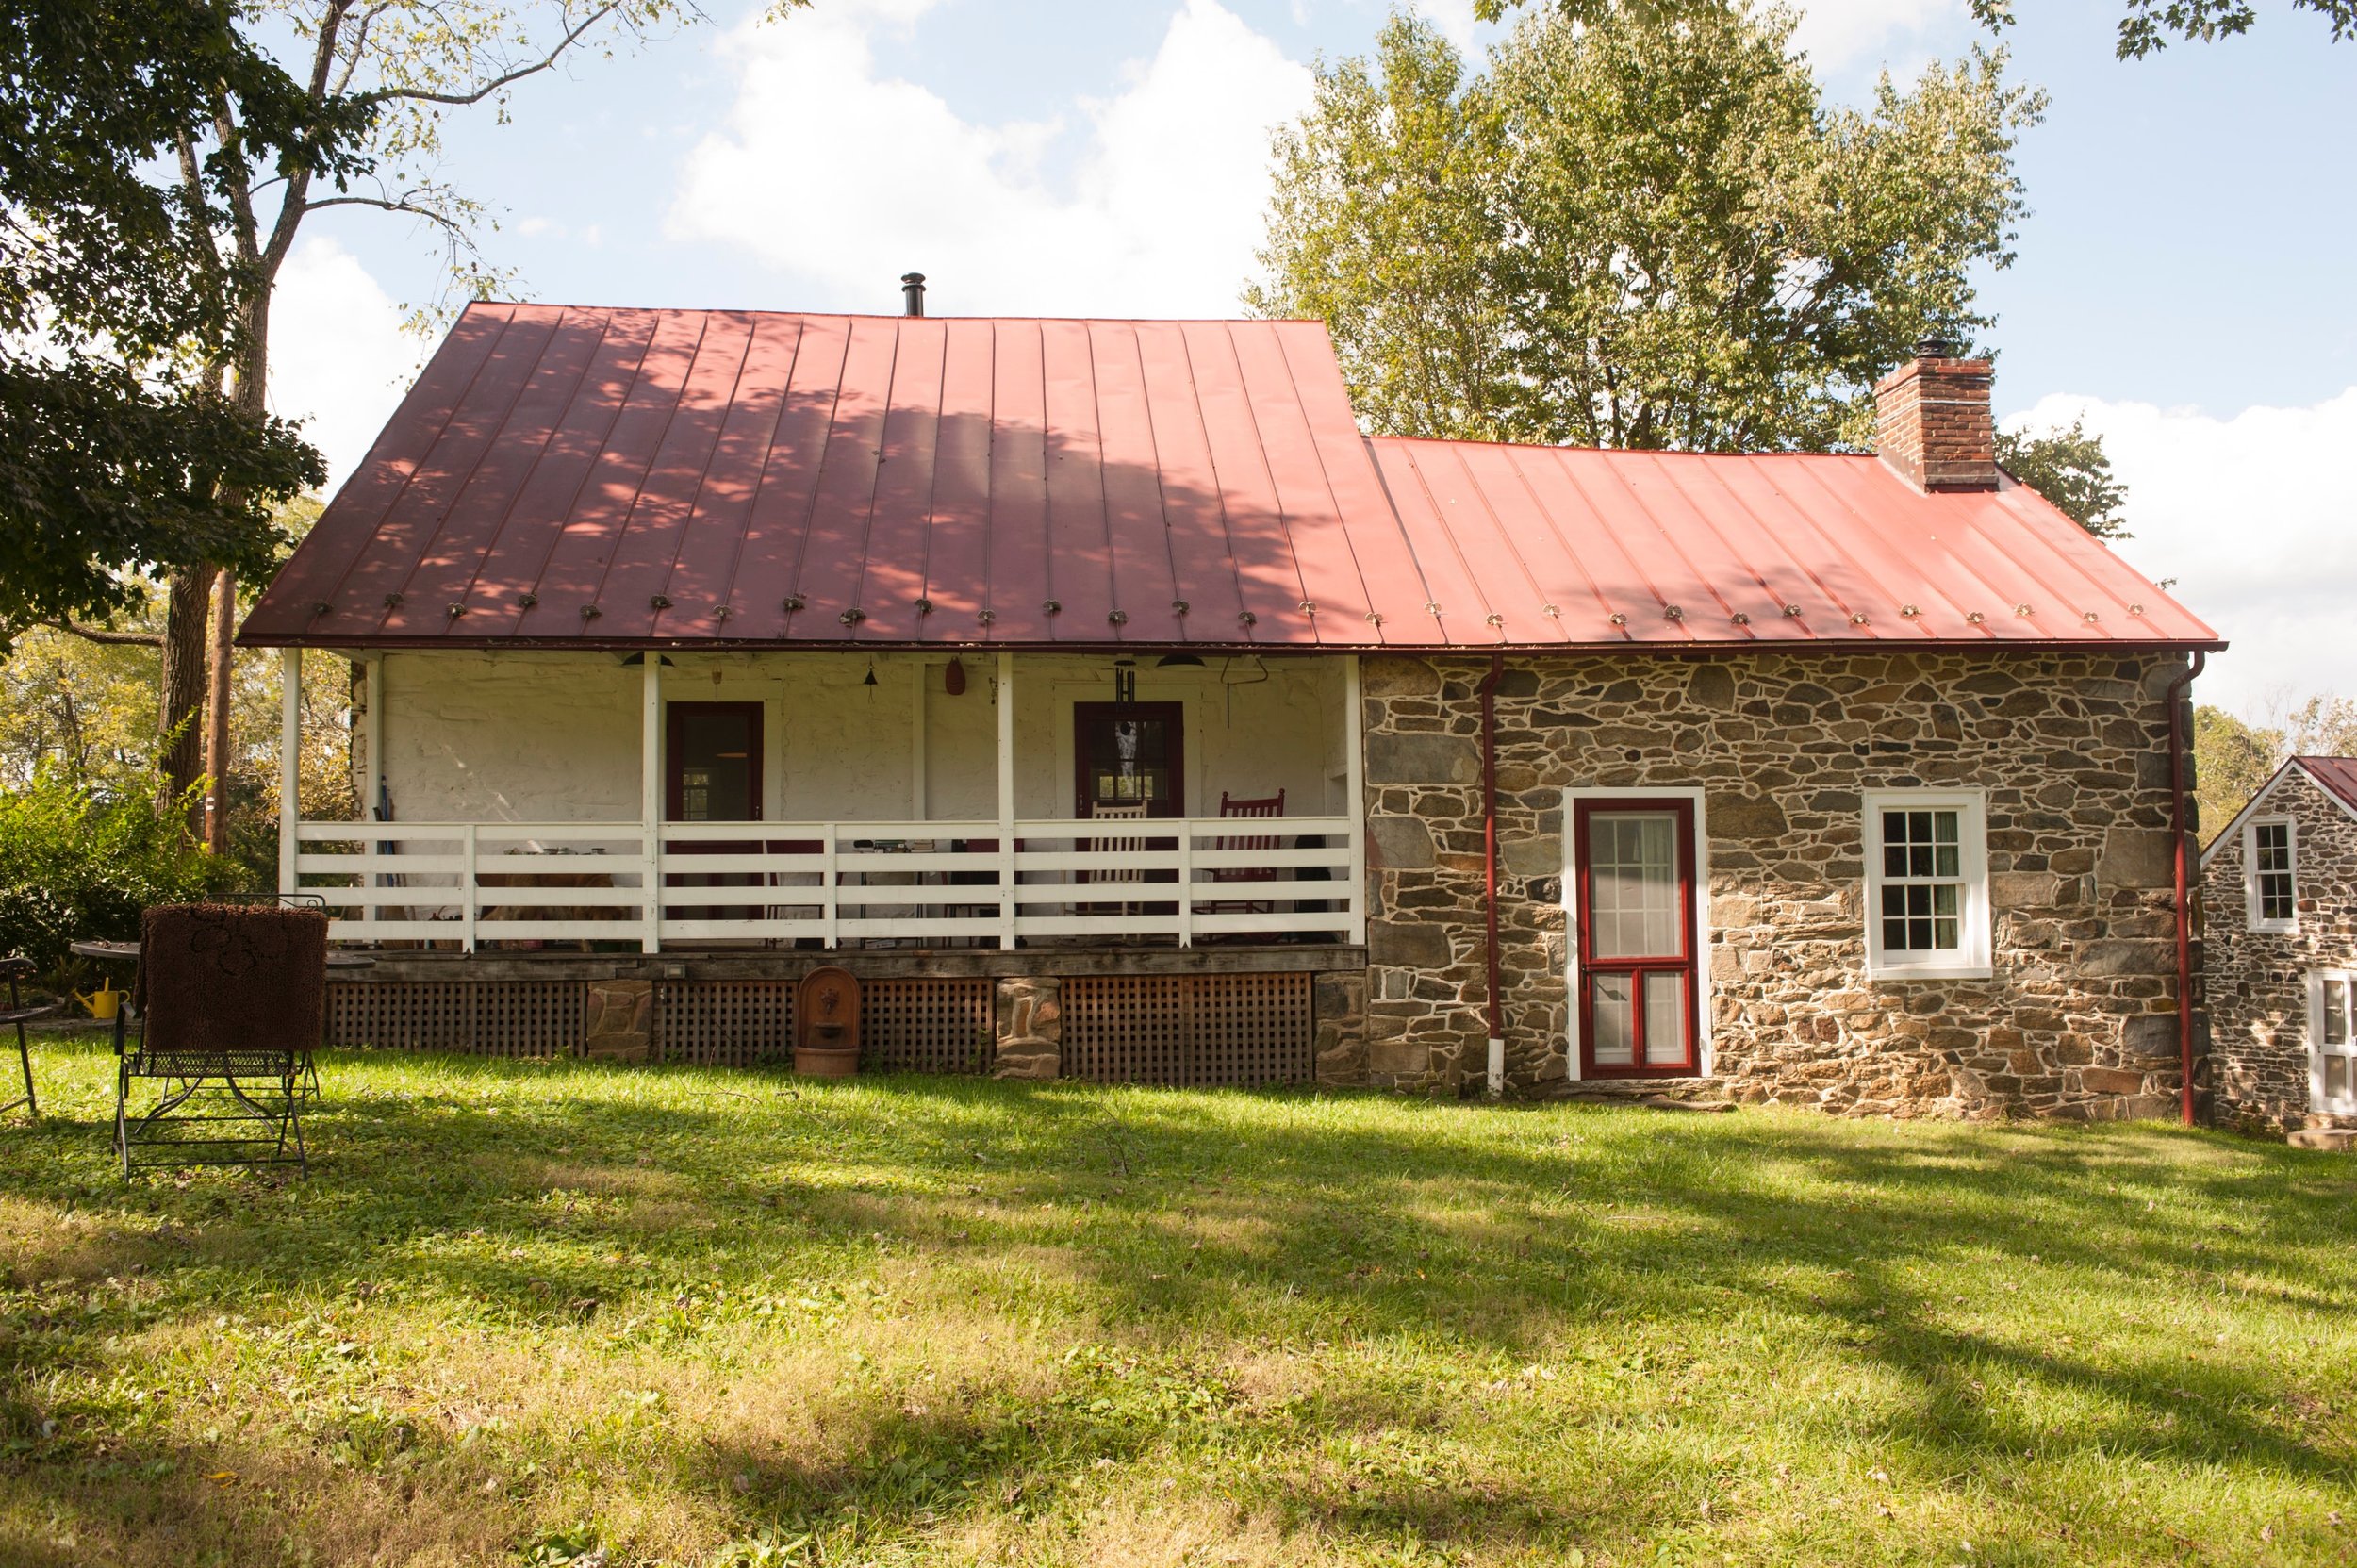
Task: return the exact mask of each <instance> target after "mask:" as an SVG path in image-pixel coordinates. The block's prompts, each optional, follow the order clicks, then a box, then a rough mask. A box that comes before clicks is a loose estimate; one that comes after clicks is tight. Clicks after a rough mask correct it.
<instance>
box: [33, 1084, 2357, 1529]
mask: <svg viewBox="0 0 2357 1568" xmlns="http://www.w3.org/2000/svg"><path fill="white" fill-rule="evenodd" d="M103 1051H104V1048H103V1047H101V1046H99V1045H96V1044H91V1045H87V1046H62V1045H59V1046H52V1047H51V1048H47V1049H46V1050H44V1051H42V1052H41V1055H40V1057H39V1059H38V1062H37V1066H38V1069H39V1071H40V1073H41V1084H42V1088H43V1092H44V1098H45V1099H46V1100H47V1102H48V1104H49V1106H50V1107H51V1110H52V1118H51V1119H49V1120H47V1121H45V1122H44V1123H43V1124H42V1125H41V1127H40V1128H39V1129H38V1130H32V1131H28V1130H25V1129H24V1128H23V1127H22V1126H21V1125H20V1126H11V1127H8V1128H5V1129H0V1287H4V1288H0V1561H5V1562H6V1563H8V1564H10V1565H17V1564H25V1565H46V1564H67V1563H73V1564H85V1563H101V1562H104V1563H113V1562H136V1563H170V1564H173V1565H175V1568H177V1565H187V1564H200V1563H224V1564H237V1565H240V1568H242V1565H245V1564H276V1563H305V1562H308V1563H345V1562H368V1563H460V1562H465V1563H474V1562H492V1563H502V1562H519V1561H520V1562H541V1563H551V1562H564V1561H568V1560H573V1559H575V1558H581V1559H583V1560H586V1561H589V1562H596V1561H599V1560H601V1559H600V1558H599V1556H598V1553H600V1552H601V1551H602V1553H603V1554H604V1556H603V1558H602V1560H603V1561H604V1562H606V1563H608V1564H610V1565H612V1568H619V1565H621V1564H626V1563H676V1564H684V1565H703V1564H709V1563H730V1564H734V1563H787V1562H792V1563H802V1562H815V1563H825V1564H848V1563H859V1562H902V1561H923V1562H948V1563H969V1562H970V1563H983V1562H998V1563H1007V1562H1052V1563H1066V1562H1072V1563H1078V1562H1101V1563H1107V1564H1115V1563H1119V1564H1128V1563H1172V1564H1177V1563H1182V1562H1184V1563H1203V1564H1215V1563H1230V1562H1365V1563H1443V1562H1447V1563H1525V1562H1527V1563H1549V1564H1563V1563H1583V1562H1584V1563H1589V1564H1598V1563H1637V1562H1643V1563H1665V1562H1666V1563H1722V1562H1732V1563H1755V1562H1829V1563H1844V1564H1849V1563H1908V1564H1918V1563H1935V1564H1938V1563H1947V1564H2006V1563H2026V1562H2056V1563H2074V1564H2075V1563H2112V1562H2121V1563H2124V1562H2178V1561H2190V1562H2200V1563H2213V1562H2217V1563H2226V1562H2237V1563H2239V1562H2249V1563H2280V1562H2347V1561H2349V1560H2351V1559H2352V1558H2357V1321H2352V1315H2351V1308H2352V1305H2357V1278H2352V1277H2353V1276H2357V1202H2353V1201H2352V1200H2353V1199H2357V1162H2351V1161H2350V1160H2349V1159H2347V1158H2346V1157H2335V1156H2331V1155H2314V1154H2303V1153H2299V1152H2295V1151H2291V1150H2287V1149H2284V1148H2282V1147H2273V1146H2268V1145H2263V1144H2258V1143H2251V1142H2245V1141H2241V1140H2238V1139H2235V1138H2232V1137H2227V1136H2222V1135H2215V1134H2206V1133H2205V1134H2188V1133H2185V1132H2183V1131H2173V1130H2170V1129H2167V1128H2162V1127H2150V1126H2139V1127H2121V1128H2102V1129H2060V1128H2052V1129H2050V1128H2030V1127H1996V1128H1991V1127H1963V1126H1953V1125H1946V1124H1936V1125H1926V1124H1916V1125H1906V1126H1899V1125H1886V1124H1880V1123H1857V1122H1841V1121H1835V1120H1831V1119H1828V1118H1824V1117H1821V1116H1817V1115H1813V1114H1802V1113H1775V1112H1760V1111H1745V1112H1739V1113H1738V1114H1732V1115H1725V1116H1702V1115H1673V1114H1663V1113H1659V1112H1649V1111H1622V1110H1617V1109H1600V1108H1594V1107H1576V1106H1559V1107H1547V1108H1528V1107H1508V1108H1499V1109H1492V1108H1487V1107H1481V1106H1471V1105H1464V1106H1460V1105H1431V1104H1425V1103H1420V1102H1410V1101H1406V1100H1400V1099H1392V1098H1375V1097H1358V1096H1352V1097H1342V1098H1333V1097H1328V1098H1311V1097H1307V1096H1270V1097H1253V1096H1244V1095H1231V1094H1194V1093H1176V1092H1160V1091H1106V1090H1100V1089H1094V1088H1089V1087H1084V1086H1079V1085H1049V1086H1011V1085H1002V1084H993V1083H981V1082H971V1081H950V1080H936V1079H918V1078H887V1079H871V1080H867V1081H855V1082H851V1083H849V1084H843V1085H836V1084H817V1085H814V1084H797V1083H795V1082H793V1081H791V1080H789V1079H786V1078H784V1077H782V1076H777V1075H771V1074H762V1073H739V1072H726V1071H718V1070H711V1069H700V1068H680V1069H651V1070H650V1069H607V1068H599V1067H591V1066H585V1065H573V1064H557V1065H542V1064H533V1063H503V1062H476V1061H465V1060H454V1059H448V1058H437V1057H422V1058H390V1057H354V1056H338V1057H335V1058H332V1059H330V1060H329V1061H327V1062H326V1063H325V1064H324V1073H325V1077H326V1082H327V1099H326V1103H325V1105H324V1106H323V1107H322V1109H321V1111H320V1112H319V1114H316V1115H315V1116H314V1117H313V1118H311V1121H310V1130H311V1134H310V1135H311V1141H312V1148H313V1162H312V1168H311V1174H310V1176H309V1177H308V1179H306V1180H294V1179H291V1178H289V1179H287V1180H263V1179H259V1178H256V1177H254V1176H251V1175H237V1174H230V1175H223V1174H220V1173H213V1174H206V1175H200V1176H197V1177H194V1178H190V1179H185V1180H173V1179H171V1178H169V1177H157V1178H146V1179H142V1180H140V1181H139V1182H138V1183H136V1184H133V1185H130V1186H125V1185H124V1182H123V1181H122V1180H120V1178H119V1177H118V1176H117V1175H116V1174H115V1172H114V1169H113V1167H112V1165H111V1164H110V1163H109V1151H108V1147H107V1130H106V1128H105V1127H104V1125H103V1121H104V1118H105V1117H106V1115H107V1111H108V1099H109V1096H110V1095H111V1085H112V1079H111V1068H110V1060H109V1059H108V1058H107V1056H105V1055H104V1053H103ZM10 1065H11V1066H12V1065H13V1064H10Z"/></svg>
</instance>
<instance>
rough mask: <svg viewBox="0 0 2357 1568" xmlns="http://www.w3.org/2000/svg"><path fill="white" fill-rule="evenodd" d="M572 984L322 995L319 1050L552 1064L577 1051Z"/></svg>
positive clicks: (356, 989)
mask: <svg viewBox="0 0 2357 1568" xmlns="http://www.w3.org/2000/svg"><path fill="white" fill-rule="evenodd" d="M587 1000H588V992H587V988H586V987H585V986H584V985H583V984H582V983H581V982H579V981H566V980H556V981H503V982H499V983H497V984H483V983H480V982H465V981H415V982H395V983H387V984H371V985H350V984H344V985H330V986H329V987H328V988H327V1043H328V1044H329V1045H331V1046H373V1047H377V1048H382V1049H387V1050H453V1051H464V1052H466V1053H468V1054H469V1055H472V1056H558V1055H562V1054H564V1053H566V1052H568V1051H571V1050H573V1049H576V1048H578V1047H579V1046H580V1044H581V1037H582V1031H583V1028H584V1026H585V1022H586V1019H585V1012H586V1008H587Z"/></svg>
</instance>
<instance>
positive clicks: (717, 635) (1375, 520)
mask: <svg viewBox="0 0 2357 1568" xmlns="http://www.w3.org/2000/svg"><path fill="white" fill-rule="evenodd" d="M1907 606H1912V607H1913V609H1912V613H1910V611H1909V610H1908V609H1907ZM1673 611H1674V612H1675V613H1674V614H1673ZM1975 617H1977V618H1978V619H1974V618H1975ZM1861 639H1864V640H1898V641H1902V642H1908V643H1914V642H1923V641H1945V642H1963V643H1970V644H1978V643H1991V642H2006V643H2049V644H2051V643H2105V642H2117V641H2141V642H2160V643H2168V644H2189V643H2198V644H2205V645H2215V643H2216V640H2217V639H2216V636H2215V635H2214V634H2213V633H2212V632H2211V631H2210V629H2209V628H2208V627H2206V626H2204V625H2202V623H2201V622H2200V621H2199V620H2197V619H2194V618H2193V617H2192V616H2191V615H2189V614H2188V613H2186V612H2185V611H2184V609H2183V608H2182V607H2180V606H2179V605H2178V604H2177V603H2176V602H2174V601H2172V600H2170V599H2169V598H2168V597H2167V595H2165V594H2163V593H2162V592H2161V591H2160V590H2159V589H2158V588H2156V587H2154V586H2152V585H2151V584H2150V583H2149V582H2147V581H2146V580H2144V579H2143V578H2142V577H2139V576H2138V575H2137V574H2136V573H2135V572H2134V571H2132V570H2130V569H2128V568H2127V567H2126V566H2125V565H2124V564H2123V563H2121V562H2120V561H2119V560H2118V558H2117V557H2116V556H2114V555H2112V554H2111V553H2110V552H2109V551H2107V550H2105V549H2104V548H2103V546H2102V545H2101V544H2100V543H2098V542H2097V541H2095V540H2094V539H2092V538H2090V537H2089V536H2087V535H2086V534H2085V532H2084V531H2082V530H2081V529H2079V528H2077V527H2076V526H2075V525H2073V524H2072V523H2071V522H2070V521H2069V520H2068V519H2066V518H2064V517H2063V516H2062V515H2061V514H2059V513H2058V512H2056V511H2054V510H2053V508H2052V507H2051V506H2049V505H2048V504H2047V503H2045V502H2044V501H2043V500H2042V499H2040V498H2039V497H2037V496H2036V494H2035V493H2034V492H2032V491H2030V490H2028V489H2026V488H2023V487H2018V486H2012V485H2010V484H2008V485H2007V486H2006V487H2003V488H2001V489H2000V490H1998V491H1996V492H1994V493H1983V494H1974V495H1937V496H1929V495H1924V494H1922V493H1920V492H1919V491H1917V490H1915V489H1914V488H1913V487H1910V486H1908V485H1907V484H1906V482H1905V481H1904V480H1903V479H1901V478H1900V477H1899V476H1898V475H1897V474H1895V473H1893V472H1891V471H1890V470H1888V469H1887V468H1885V467H1884V466H1883V465H1882V464H1881V463H1880V462H1878V461H1877V460H1876V459H1874V458H1871V457H1856V456H1822V455H1801V454H1776V455H1767V456H1734V457H1722V456H1696V455H1690V454H1662V453H1636V452H1587V451H1574V450H1568V449H1558V448H1551V447H1514V446H1495V445H1484V444H1480V443H1471V442H1445V441H1409V440H1398V439H1392V438H1388V437H1378V438H1376V439H1374V440H1368V439H1366V438H1365V437H1362V436H1361V435H1360V432H1359V429H1358V426H1357V424H1356V421H1355V419H1354V416H1353V414H1352V411H1351V406H1350V401H1349V395H1348V393H1347V392H1346V391H1345V390H1344V388H1343V380H1342V374H1341V371H1340V369H1339V367H1338V366H1337V364H1336V363H1335V359H1334V354H1333V348H1332V344H1331V342H1330V341H1329V339H1328V338H1327V334H1326V329H1325V327H1324V326H1323V325H1322V324H1320V323H1318V322H1265V321H1248V322H1116V321H1052V320H1051V321H1041V320H1028V319H1015V320H995V319H979V318H978V319H954V318H939V317H935V318H910V317H900V316H809V315H787V314H779V313H770V312H755V311H693V310H593V309H579V308H572V307H561V306H547V305H508V304H484V305H471V306H470V307H469V308H468V309H467V311H466V312H465V313H464V314H463V315H462V316H461V317H460V319H459V321H458V322H457V323H456V324H455V325H454V326H453V328H452V330H451V333H450V336H449V337H448V338H446V339H445V340H444V342H443V343H442V346H441V348H440V349H439V351H438V352H437V354H436V355H435V356H434V358H433V360H432V361H431V362H430V363H429V364H428V365H427V367H426V369H425V371H424V373H423V374H422V375H421V376H420V379H419V381H418V383H417V385H416V386H415V387H413V388H411V389H410V391H409V394H408V396H407V397H405V398H404V400H403V402H402V404H401V406H400V408H399V409H398V410H397V411H396V412H395V414H394V416H393V418H392V421H391V422H390V423H389V424H387V426H386V428H385V432H384V434H383V435H381V436H380V437H378V438H377V442H376V445H375V447H374V448H373V449H372V450H371V452H370V454H369V456H368V458H367V460H366V461H365V462H363V463H362V465H361V466H360V468H359V470H357V471H356V472H355V473H354V475H353V476H352V478H351V479H350V480H348V481H347V482H346V483H345V485H344V487H343V488H342V489H341V490H340V491H339V492H338V494H337V496H336V497H335V499H334V501H333V502H331V503H330V504H329V506H328V508H327V510H326V512H325V514H324V515H323V516H322V517H321V519H320V520H319V522H318V524H317V525H316V526H315V527H314V528H313V529H312V531H311V534H310V536H308V537H307V538H305V540H304V542H303V544H302V546H301V547H300V548H299V549H298V550H297V551H296V552H295V553H294V556H293V557H292V559H290V560H289V561H288V563H287V565H286V566H285V567H284V568H283V569H281V570H280V571H279V573H278V575H277V577H276V578H275V580H274V581H272V584H271V585H270V586H269V588H268V589H267V590H266V591H265V592H264V594H263V596H262V599H261V601H260V602H259V603H258V604H257V605H256V606H255V609H254V611H253V613H252V615H251V616H249V617H248V619H247V620H246V624H245V629H244V635H243V640H245V641H247V642H249V643H255V644H265V645H268V644H288V643H301V644H307V645H312V646H322V647H366V646H370V645H378V646H384V645H405V646H418V645H427V646H434V645H440V646H483V645H494V644H499V645H512V644H514V643H516V642H519V641H522V642H528V643H535V644H539V645H544V646H546V645H556V646H564V645H572V646H593V647H594V646H617V645H619V646H633V645H641V644H645V643H648V642H659V643H665V644H669V643H673V642H721V643H729V644H735V645H750V646H766V645H780V644H818V645H829V644H832V645H842V644H857V645H863V646H870V647H875V646H919V645H950V644H992V645H997V646H1010V647H1042V646H1057V645H1062V646H1083V647H1102V646H1106V645H1111V644H1122V643H1128V644H1135V645H1143V646H1148V647H1151V646H1169V645H1175V644H1181V643H1191V644H1198V645H1203V644H1208V645H1239V644H1248V645H1254V646H1260V647H1298V648H1313V647H1341V648H1371V647H1376V646H1389V647H1396V648H1423V647H1437V646H1461V647H1495V646H1500V645H1504V646H1508V647H1562V646H1590V647H1594V646H1615V645H1620V644H1624V643H1646V644H1669V645H1684V644H1747V643H1752V642H1776V643H1797V642H1825V641H1837V642H1854V641H1857V640H1861Z"/></svg>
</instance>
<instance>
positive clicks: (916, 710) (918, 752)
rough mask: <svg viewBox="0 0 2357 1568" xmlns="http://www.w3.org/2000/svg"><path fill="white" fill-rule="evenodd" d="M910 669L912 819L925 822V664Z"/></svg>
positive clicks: (916, 662) (916, 663)
mask: <svg viewBox="0 0 2357 1568" xmlns="http://www.w3.org/2000/svg"><path fill="white" fill-rule="evenodd" d="M910 666H911V668H910V669H909V704H910V705H909V820H910V821H912V822H922V821H924V820H925V818H926V816H927V813H926V810H925V795H926V786H925V672H926V671H925V661H924V660H923V659H922V658H917V659H913V660H911V661H910Z"/></svg>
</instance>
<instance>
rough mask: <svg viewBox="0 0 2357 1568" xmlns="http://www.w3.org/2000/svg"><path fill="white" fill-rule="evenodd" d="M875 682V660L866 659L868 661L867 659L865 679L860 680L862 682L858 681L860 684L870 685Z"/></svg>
mask: <svg viewBox="0 0 2357 1568" xmlns="http://www.w3.org/2000/svg"><path fill="white" fill-rule="evenodd" d="M875 684H876V661H875V660H873V659H870V660H868V661H867V679H865V680H864V681H862V682H861V683H860V685H864V686H872V685H875Z"/></svg>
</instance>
